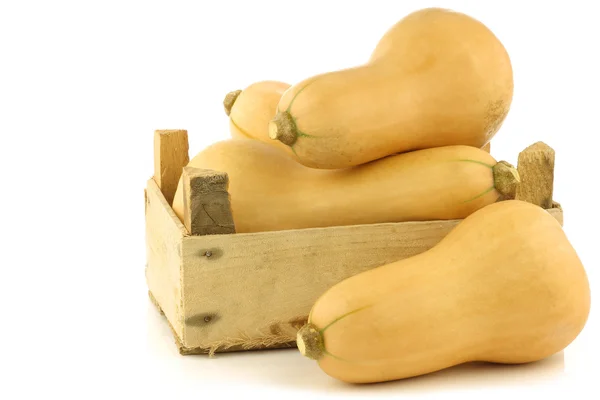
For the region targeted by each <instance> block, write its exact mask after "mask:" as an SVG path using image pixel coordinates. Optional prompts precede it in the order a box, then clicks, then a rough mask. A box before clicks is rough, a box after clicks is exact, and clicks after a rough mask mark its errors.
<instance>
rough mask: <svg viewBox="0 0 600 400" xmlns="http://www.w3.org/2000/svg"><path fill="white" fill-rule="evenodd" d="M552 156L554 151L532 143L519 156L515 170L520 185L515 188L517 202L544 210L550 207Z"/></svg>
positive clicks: (552, 186) (552, 182)
mask: <svg viewBox="0 0 600 400" xmlns="http://www.w3.org/2000/svg"><path fill="white" fill-rule="evenodd" d="M554 156H555V154H554V150H553V149H552V148H551V147H550V146H548V145H547V144H545V143H543V142H537V143H534V144H532V145H531V146H529V147H527V148H526V149H525V150H523V151H522V152H521V153H520V154H519V161H518V164H517V170H518V171H519V176H520V177H521V183H520V184H519V186H518V187H517V193H516V197H515V198H516V199H517V200H523V201H527V202H530V203H533V204H535V205H538V206H540V207H542V208H546V209H548V208H551V207H552V192H553V188H554Z"/></svg>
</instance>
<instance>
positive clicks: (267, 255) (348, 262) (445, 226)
mask: <svg viewBox="0 0 600 400" xmlns="http://www.w3.org/2000/svg"><path fill="white" fill-rule="evenodd" d="M548 212H549V213H550V214H552V215H553V216H554V217H555V218H557V220H559V221H560V222H561V223H562V210H561V209H559V208H557V209H551V210H548ZM459 222H460V220H452V221H428V222H403V223H389V224H376V225H360V226H344V227H330V228H314V229H301V230H290V231H279V232H263V233H245V234H235V235H217V236H188V237H185V238H184V240H183V258H184V260H183V295H184V297H183V305H184V309H185V315H184V318H185V328H184V336H183V350H182V353H185V354H191V353H202V352H209V351H214V350H218V351H225V350H232V349H240V348H242V349H244V348H245V349H248V348H264V347H282V346H286V345H290V346H291V345H293V340H294V337H295V332H296V330H297V329H298V328H299V327H300V326H301V325H302V323H303V322H304V321H305V320H306V318H307V316H308V313H309V311H310V309H311V307H312V305H313V304H314V302H315V301H316V300H317V298H318V297H319V296H320V295H321V294H322V293H324V292H325V291H326V290H327V289H329V288H330V287H331V286H333V285H334V284H336V283H338V282H340V281H342V280H343V279H346V278H348V277H350V276H353V275H355V274H358V273H360V272H363V271H366V270H368V269H372V268H375V267H377V266H380V265H383V264H387V263H390V262H393V261H396V260H400V259H404V258H407V257H411V256H414V255H417V254H420V253H422V252H424V251H426V250H428V249H430V248H431V247H433V246H434V245H435V244H437V243H438V242H439V241H440V240H441V239H442V238H443V237H444V236H446V235H447V234H448V233H449V232H450V231H451V230H452V229H453V228H454V227H455V226H456V225H457V224H458V223H459ZM230 346H231V347H230Z"/></svg>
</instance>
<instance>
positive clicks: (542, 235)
mask: <svg viewBox="0 0 600 400" xmlns="http://www.w3.org/2000/svg"><path fill="white" fill-rule="evenodd" d="M589 310H590V288H589V283H588V278H587V275H586V272H585V270H584V268H583V265H582V264H581V261H580V259H579V258H578V256H577V254H576V252H575V250H574V249H573V247H572V246H571V244H570V243H569V241H568V239H567V237H566V236H565V233H564V232H563V230H562V228H561V226H560V224H559V223H558V222H557V221H556V220H555V219H554V218H553V217H552V216H551V215H549V214H548V213H547V212H546V211H544V210H543V209H542V208H540V207H537V206H534V205H532V204H530V203H525V202H522V201H517V200H508V201H501V202H498V203H495V204H492V205H490V206H487V207H485V208H483V209H481V210H479V211H477V212H475V213H474V214H472V215H471V216H469V217H468V218H466V219H465V220H464V221H463V222H461V223H460V224H459V225H458V226H457V227H456V228H455V229H454V230H453V231H452V232H451V233H450V234H449V235H448V236H446V237H445V238H444V239H443V240H442V241H441V242H440V243H439V244H438V245H437V246H436V247H434V248H433V249H431V250H429V251H427V252H425V253H421V254H420V255H418V256H415V257H411V258H409V259H405V260H402V261H398V262H394V263H391V264H388V265H385V266H382V267H380V268H376V269H373V270H370V271H367V272H364V273H361V274H358V275H355V276H353V277H351V278H349V279H347V280H345V281H342V282H340V283H339V284H337V285H336V286H333V287H332V288H331V289H330V290H328V291H327V292H326V293H324V294H323V295H322V296H321V298H319V299H318V300H317V301H316V303H315V305H314V307H313V309H312V311H311V315H310V317H309V318H310V319H309V321H310V324H312V325H314V326H315V327H316V330H317V331H318V330H321V329H323V328H324V327H326V326H328V325H329V327H328V328H327V329H326V330H325V331H324V333H323V334H322V335H319V334H317V335H314V336H313V337H312V339H314V338H322V339H324V349H325V351H326V352H327V353H328V354H322V353H321V355H319V353H320V351H319V349H318V346H317V350H316V351H312V350H315V347H314V346H309V347H308V349H309V353H311V354H310V355H311V356H312V357H315V358H318V359H319V360H318V365H319V366H320V367H321V368H322V370H323V371H324V372H326V373H327V374H329V375H330V376H332V377H335V378H337V379H340V380H343V381H347V382H356V383H368V382H380V381H389V380H395V379H402V378H407V377H412V376H416V375H421V374H426V373H430V372H433V371H437V370H441V369H444V368H447V367H451V366H454V365H457V364H461V363H464V362H469V361H484V362H485V361H488V362H496V363H527V362H532V361H537V360H540V359H543V358H545V357H548V356H550V355H552V354H554V353H557V352H559V351H561V350H562V349H564V348H565V347H566V346H567V345H569V344H570V343H571V342H572V341H573V340H574V339H575V338H576V337H577V336H578V335H579V333H580V332H581V330H582V329H583V327H584V325H585V323H586V321H587V318H588V314H589ZM344 315H346V316H345V317H342V318H341V319H339V318H340V317H341V316H344ZM336 319H339V320H337V322H334V323H333V324H331V323H332V321H335V320H336ZM330 324H331V325H330ZM307 330H308V328H306V327H304V328H302V329H301V330H300V331H299V335H298V336H299V343H298V344H299V348H300V349H301V351H304V352H306V347H305V343H309V344H310V343H313V342H311V337H310V336H305V335H306V332H307ZM311 351H312V352H311ZM321 351H322V348H321ZM307 355H309V354H307ZM319 357H320V358H319ZM336 357H337V358H336Z"/></svg>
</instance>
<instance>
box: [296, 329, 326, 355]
mask: <svg viewBox="0 0 600 400" xmlns="http://www.w3.org/2000/svg"><path fill="white" fill-rule="evenodd" d="M296 344H297V345H298V350H300V353H301V354H302V355H303V356H305V357H308V358H310V359H311V360H319V359H321V358H322V357H323V355H324V354H325V343H324V341H323V335H322V334H321V332H320V331H319V328H317V327H316V326H314V325H313V324H311V323H308V324H306V325H304V326H303V327H302V328H300V330H298V333H297V335H296Z"/></svg>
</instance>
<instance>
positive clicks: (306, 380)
mask: <svg viewBox="0 0 600 400" xmlns="http://www.w3.org/2000/svg"><path fill="white" fill-rule="evenodd" d="M593 4H595V2H592V1H589V2H584V1H579V2H576V1H569V2H565V1H555V2H550V1H543V2H542V1H527V2H521V1H519V2H517V1H514V2H508V1H493V2H492V1H437V2H427V1H402V2H400V1H374V0H371V1H361V2H358V1H357V2H350V1H346V2H333V1H331V2H329V1H323V0H321V1H281V0H280V1H270V2H267V1H239V2H234V1H231V0H230V1H221V2H217V1H213V2H208V1H206V2H200V1H197V2H177V1H163V2H156V1H144V2H141V1H140V2H132V1H96V2H92V1H85V2H84V1H79V2H75V1H73V2H69V3H68V2H65V1H44V2H42V1H40V2H30V1H19V2H17V1H13V2H9V1H2V2H0V133H1V136H0V177H1V180H0V191H1V192H0V205H1V207H0V218H1V220H0V232H1V234H2V237H1V242H0V243H1V245H0V251H1V254H2V257H1V258H0V267H1V269H0V271H1V272H0V274H1V279H0V297H1V301H2V303H1V305H2V310H3V313H2V319H0V321H1V322H0V324H2V329H1V330H0V335H1V341H0V346H1V347H2V348H1V351H0V364H1V366H2V368H3V371H2V372H1V373H0V376H1V377H2V378H0V381H1V383H0V398H4V399H14V398H28V397H30V396H31V395H34V394H38V395H39V396H38V397H40V398H48V397H49V396H50V395H58V396H60V397H61V398H95V397H104V398H110V397H114V398H122V397H125V396H132V397H131V398H140V397H141V396H145V397H146V398H154V397H157V398H159V397H163V398H166V397H165V396H169V397H168V398H179V397H183V396H184V395H185V396H186V397H188V398H206V399H214V398H221V397H231V398H234V397H233V396H235V393H237V396H239V397H238V398H244V397H246V396H251V395H252V394H257V395H260V396H261V397H262V398H266V397H277V398H294V397H296V396H306V395H309V396H311V397H313V398H319V397H341V398H346V397H350V396H353V395H360V396H364V397H376V396H377V397H410V398H417V397H431V398H439V396H440V395H441V394H442V393H443V394H445V395H446V397H445V398H460V399H466V398H469V399H471V398H473V399H475V398H477V399H480V398H482V396H485V398H503V399H504V398H507V397H512V398H523V397H525V396H535V397H536V398H537V397H538V396H554V395H560V396H561V397H563V396H564V395H568V396H569V397H570V398H574V399H584V398H598V392H599V391H598V377H599V368H598V358H599V356H600V354H599V352H598V349H599V346H598V344H597V341H598V337H600V327H599V322H598V312H597V307H595V303H594V300H595V294H596V293H598V290H600V287H599V285H600V272H599V271H598V267H599V265H598V261H599V260H600V258H599V257H598V237H599V235H598V230H597V226H598V222H600V221H598V217H597V216H598V209H599V208H598V196H597V195H596V193H597V187H598V167H597V164H596V163H595V159H596V156H597V154H598V150H597V144H596V143H597V138H598V134H599V133H600V128H599V127H598V113H599V109H600V101H599V100H598V99H599V95H598V93H599V91H600V86H599V80H598V72H599V71H600V64H599V62H598V52H599V50H600V44H599V38H600V30H599V28H598V22H597V17H596V15H597V14H596V13H595V12H594V11H593V7H592V5H593ZM428 6H442V7H448V8H453V9H455V10H457V11H462V12H465V13H467V14H470V15H472V16H474V17H476V18H478V19H480V20H481V21H483V22H484V23H485V24H486V25H487V26H488V27H490V28H491V29H492V30H493V31H494V32H495V33H496V34H497V36H498V37H499V38H500V39H501V41H502V42H503V43H504V44H505V46H506V48H507V50H508V52H509V54H510V56H511V59H512V62H513V68H514V71H515V97H514V101H513V106H512V110H511V112H510V113H509V115H508V118H507V120H506V122H505V124H504V126H503V128H502V129H501V131H500V132H499V133H498V135H497V136H496V138H495V139H494V141H493V145H492V154H493V155H494V156H495V157H496V158H497V159H506V160H507V161H509V162H513V163H515V162H516V157H517V154H518V152H519V151H520V150H522V149H523V148H525V147H526V146H528V145H529V144H532V143H533V142H535V141H537V140H543V141H545V142H546V143H548V144H550V145H551V146H552V147H554V148H555V149H556V151H557V158H556V179H555V199H556V200H557V201H559V202H560V203H561V204H562V205H563V207H564V210H565V230H566V231H567V234H568V236H569V238H570V239H571V241H572V243H573V245H574V246H575V248H576V249H577V251H578V253H579V255H580V257H581V258H582V260H583V262H584V265H586V267H587V271H588V274H589V278H590V281H591V285H592V299H593V300H592V314H591V315H590V319H589V322H588V325H587V326H586V328H585V330H584V331H583V333H582V334H581V335H580V336H579V337H578V338H577V339H576V341H575V342H573V344H572V345H571V346H569V347H568V348H567V349H566V350H565V351H564V352H561V353H559V354H557V355H555V356H553V357H551V358H550V359H548V360H545V361H542V362H539V363H535V364H530V365H524V366H514V367H507V366H463V367H458V368H453V369H450V370H446V371H443V372H440V373H436V374H432V375H429V376H425V377H421V378H416V379H410V380H405V381H399V382H391V383H386V384H379V385H368V386H351V385H346V384H342V383H340V382H337V381H334V380H333V379H331V378H329V377H328V376H326V375H325V374H324V373H322V371H321V370H320V369H318V367H317V365H316V364H314V363H313V362H311V361H310V360H308V359H305V358H303V357H302V356H300V354H299V353H298V352H296V351H294V350H283V351H266V352H250V353H238V354H226V355H225V354H224V355H218V356H217V357H216V358H214V359H208V358H207V357H205V356H188V357H183V356H180V355H179V354H178V353H177V351H176V348H175V345H174V343H173V339H172V336H171V333H170V331H169V328H168V327H167V325H166V323H165V321H164V319H163V318H161V317H160V316H159V315H158V313H157V311H156V309H155V308H154V307H153V306H152V305H151V304H150V302H149V300H148V297H147V294H146V284H145V280H144V264H145V238H144V211H143V210H144V206H143V188H144V186H145V182H146V179H148V178H149V177H150V176H151V174H152V173H153V164H152V161H153V160H152V151H153V147H152V146H153V142H152V139H153V132H154V130H155V129H178V128H181V129H187V130H188V132H189V135H190V153H191V155H194V154H196V153H197V152H198V151H200V150H201V149H202V148H203V147H204V146H206V145H208V144H210V143H212V142H214V141H217V140H220V139H225V138H227V137H228V134H229V133H228V125H227V118H226V116H225V114H224V112H223V109H222V104H221V102H222V99H223V96H224V95H225V93H226V92H228V91H230V90H234V89H238V88H243V87H245V86H247V85H249V84H250V83H252V82H254V81H258V80H263V79H273V80H282V81H286V82H289V83H294V82H297V81H299V80H301V79H304V78H305V77H308V76H311V75H313V74H316V73H320V72H325V71H330V70H336V69H340V68H345V67H349V66H354V65H357V64H360V63H363V62H365V61H366V60H367V59H368V57H369V55H370V53H371V51H372V50H373V48H374V46H375V44H376V43H377V41H378V40H379V38H380V37H381V35H382V34H383V33H384V32H385V31H386V30H387V29H388V28H389V27H390V26H391V25H392V24H394V23H395V22H396V21H397V20H399V19H400V18H402V17H403V16H404V15H406V14H407V13H409V12H411V11H413V10H416V9H418V8H423V7H428Z"/></svg>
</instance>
